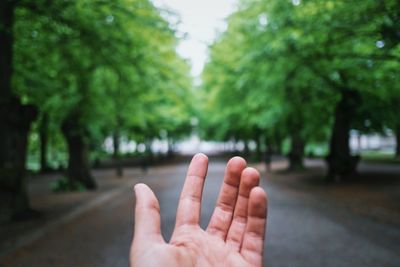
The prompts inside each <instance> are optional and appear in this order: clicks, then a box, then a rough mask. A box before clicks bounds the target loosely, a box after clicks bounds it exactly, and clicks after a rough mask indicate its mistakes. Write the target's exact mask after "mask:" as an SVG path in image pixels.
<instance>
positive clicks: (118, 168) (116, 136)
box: [113, 131, 123, 177]
mask: <svg viewBox="0 0 400 267" xmlns="http://www.w3.org/2000/svg"><path fill="white" fill-rule="evenodd" d="M113 147H114V154H113V158H114V162H115V166H116V174H117V176H118V177H122V176H123V169H122V163H121V158H120V155H119V148H120V137H119V133H118V131H115V132H114V134H113Z"/></svg>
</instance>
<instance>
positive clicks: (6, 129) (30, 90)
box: [0, 0, 192, 219]
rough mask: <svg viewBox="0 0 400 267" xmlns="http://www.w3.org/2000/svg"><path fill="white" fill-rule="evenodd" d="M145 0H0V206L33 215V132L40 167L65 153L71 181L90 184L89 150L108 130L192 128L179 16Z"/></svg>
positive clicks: (168, 133) (160, 132)
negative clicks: (29, 174)
mask: <svg viewBox="0 0 400 267" xmlns="http://www.w3.org/2000/svg"><path fill="white" fill-rule="evenodd" d="M161 12H167V11H160V10H158V9H157V8H155V7H154V6H153V4H152V3H151V2H150V1H148V0H113V1H102V0H76V1H64V0H51V1H50V0H4V1H1V2H0V51H1V55H0V68H1V71H0V73H1V77H0V82H1V84H0V127H1V130H0V190H1V192H0V193H1V199H0V202H1V203H0V212H1V216H0V217H1V218H5V217H8V216H12V217H13V218H16V219H18V218H24V217H29V216H31V215H32V213H31V209H30V206H29V199H28V196H27V188H26V171H25V170H26V168H25V167H26V163H27V162H26V160H27V151H28V144H29V143H30V142H29V141H32V140H30V139H32V136H36V137H37V139H38V140H37V142H36V143H37V144H38V145H37V146H38V148H37V149H39V150H40V155H41V157H40V163H41V169H42V170H46V169H48V168H49V152H48V150H49V147H51V148H52V149H53V150H54V149H56V150H57V149H58V150H63V151H65V152H67V153H68V160H67V161H68V162H67V170H66V177H67V178H68V186H69V187H70V188H71V189H73V188H75V187H77V186H78V185H79V186H84V187H85V188H87V189H94V188H96V182H95V180H94V179H93V177H92V175H91V173H90V156H91V153H93V151H98V150H100V149H101V146H102V144H103V143H104V140H105V138H107V137H112V138H113V141H114V142H113V144H114V154H115V157H118V154H119V144H120V141H121V139H123V138H124V139H125V140H136V141H137V142H141V143H146V142H148V140H151V139H154V138H164V139H168V140H169V141H170V142H172V141H174V140H176V139H178V138H180V137H181V136H183V135H184V134H187V133H189V132H190V130H191V124H190V118H191V115H190V114H191V113H190V107H189V102H188V101H189V100H190V99H191V97H190V95H191V94H192V91H191V78H190V75H189V66H188V64H187V62H186V61H184V60H183V59H181V58H180V57H179V56H178V55H177V54H176V45H177V42H178V40H177V38H176V37H175V36H176V34H175V29H174V28H175V26H174V25H170V24H169V23H168V22H167V21H166V20H165V19H164V18H163V17H162V16H161Z"/></svg>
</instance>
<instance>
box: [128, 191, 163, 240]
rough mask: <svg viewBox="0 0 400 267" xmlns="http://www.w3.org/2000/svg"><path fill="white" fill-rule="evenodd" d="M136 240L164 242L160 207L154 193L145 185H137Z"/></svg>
mask: <svg viewBox="0 0 400 267" xmlns="http://www.w3.org/2000/svg"><path fill="white" fill-rule="evenodd" d="M134 190H135V196H136V205H135V234H134V242H135V240H136V241H138V240H140V241H138V242H144V241H164V240H163V238H162V236H161V228H160V225H161V222H160V221H161V220H160V205H159V204H158V200H157V198H156V196H155V195H154V193H153V191H152V190H151V189H150V188H149V187H148V186H147V185H145V184H136V185H135V188H134Z"/></svg>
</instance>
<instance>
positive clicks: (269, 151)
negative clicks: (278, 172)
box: [264, 138, 273, 172]
mask: <svg viewBox="0 0 400 267" xmlns="http://www.w3.org/2000/svg"><path fill="white" fill-rule="evenodd" d="M272 152H273V149H272V145H271V140H270V138H265V153H264V163H265V166H266V169H267V172H270V171H271V162H272Z"/></svg>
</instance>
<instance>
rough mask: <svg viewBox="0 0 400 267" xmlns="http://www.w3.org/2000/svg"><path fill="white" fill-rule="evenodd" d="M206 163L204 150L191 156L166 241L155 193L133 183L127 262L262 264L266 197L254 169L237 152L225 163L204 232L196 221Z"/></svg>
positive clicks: (153, 265)
mask: <svg viewBox="0 0 400 267" xmlns="http://www.w3.org/2000/svg"><path fill="white" fill-rule="evenodd" d="M207 167H208V158H207V157H206V156H205V155H203V154H197V155H195V156H194V157H193V159H192V162H191V163H190V166H189V169H188V172H187V176H186V180H185V184H184V186H183V189H182V193H181V196H180V200H179V204H178V210H177V216H176V224H175V229H174V232H173V234H172V238H171V241H170V242H169V243H166V242H165V241H164V239H163V237H162V236H161V229H160V206H159V204H158V201H157V198H156V196H155V195H154V193H153V192H152V191H151V189H150V188H149V187H148V186H146V185H144V184H137V185H136V186H135V195H136V209H135V232H134V239H133V242H132V246H131V251H130V263H131V266H135V267H142V266H146V267H147V266H151V267H157V266H163V267H171V266H201V267H204V266H262V259H263V247H264V235H265V225H266V216H267V196H266V193H265V191H264V190H263V189H262V188H261V187H258V183H259V180H260V175H259V173H258V171H257V170H255V169H253V168H246V162H245V160H244V159H242V158H240V157H234V158H232V159H231V160H230V161H229V162H228V164H227V166H226V170H225V177H224V182H223V184H222V187H221V189H220V193H219V197H218V200H217V203H216V207H215V210H214V213H213V215H212V217H211V220H210V223H209V225H208V227H207V230H206V231H204V230H203V229H201V228H200V226H199V220H200V206H201V196H202V192H203V186H204V180H205V177H206V174H207Z"/></svg>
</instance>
